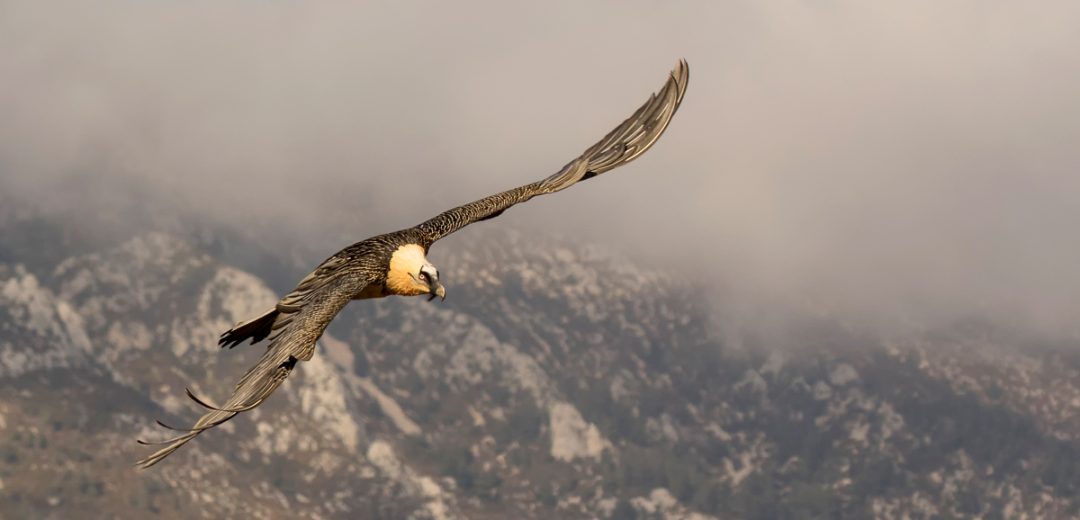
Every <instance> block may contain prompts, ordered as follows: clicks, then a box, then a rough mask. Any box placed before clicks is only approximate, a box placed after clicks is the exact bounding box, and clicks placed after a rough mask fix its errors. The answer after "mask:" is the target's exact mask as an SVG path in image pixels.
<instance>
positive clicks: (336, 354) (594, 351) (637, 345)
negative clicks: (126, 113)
mask: <svg viewBox="0 0 1080 520" xmlns="http://www.w3.org/2000/svg"><path fill="white" fill-rule="evenodd" d="M5 225H7V226H9V227H10V226H13V225H18V224H17V223H15V224H12V223H7V224H5ZM470 233H472V234H473V236H472V237H471V238H470V239H469V240H471V241H469V242H466V243H464V245H463V244H462V243H461V242H459V243H457V244H455V246H454V247H453V248H450V247H447V248H445V249H437V250H435V251H433V256H434V257H436V258H437V263H438V264H439V265H440V267H442V269H443V277H444V278H445V280H446V283H447V284H448V286H449V288H450V291H451V296H450V299H448V300H447V301H446V302H438V303H428V302H425V301H422V300H420V299H387V300H381V301H367V302H358V303H355V304H353V305H351V306H350V307H349V308H348V309H346V311H345V312H344V313H343V314H342V315H341V316H340V317H339V318H338V320H337V321H335V322H334V324H333V325H332V326H331V328H330V331H329V332H328V334H327V335H326V336H324V338H323V340H322V341H321V342H320V346H319V350H318V352H317V355H316V356H315V358H314V359H313V360H312V361H310V362H307V363H303V364H301V365H299V366H298V369H297V370H296V371H295V372H294V373H293V376H292V378H291V379H290V380H289V381H288V382H287V383H286V384H285V385H284V386H283V387H282V388H281V389H280V390H279V391H278V392H277V393H276V394H275V395H274V396H273V397H272V398H271V399H270V400H269V401H268V402H267V403H266V404H265V405H264V406H262V407H260V408H259V409H257V410H255V411H252V412H250V413H247V414H243V415H241V416H240V417H238V418H237V419H235V420H233V421H232V422H230V423H228V424H226V425H224V426H223V427H221V428H218V429H217V430H214V431H211V432H209V433H207V434H205V435H203V436H201V437H200V438H198V439H197V440H195V441H194V442H192V443H190V444H189V445H188V446H186V447H185V448H183V449H182V450H181V451H179V452H177V453H176V454H175V455H173V456H172V457H170V458H169V459H167V460H166V461H165V462H163V463H162V464H160V465H158V466H156V467H154V468H153V469H151V470H148V471H136V470H135V469H134V468H133V462H134V461H135V460H136V459H138V458H139V457H140V456H141V455H143V454H145V452H146V451H145V448H143V447H140V446H137V445H136V444H135V443H134V440H135V439H136V438H150V439H155V438H163V437H164V436H166V434H167V432H164V431H160V430H159V429H158V428H156V427H155V426H154V424H153V422H152V421H153V419H154V418H161V419H162V420H164V421H165V422H166V423H170V424H174V425H183V424H186V423H189V422H190V421H191V420H193V418H194V417H196V414H197V413H198V410H197V409H196V407H195V406H194V405H193V404H192V403H191V402H190V401H188V400H187V399H186V398H184V396H183V388H184V387H185V386H190V387H192V389H193V390H194V391H196V392H197V393H200V394H202V395H205V396H208V397H210V398H211V399H212V400H214V401H223V400H224V398H225V397H226V396H227V394H228V392H229V391H230V390H231V388H232V385H233V384H235V382H236V380H237V379H238V377H239V376H240V375H241V374H242V373H243V372H244V371H245V370H246V369H247V367H249V366H250V365H251V364H253V363H254V361H255V360H256V359H257V358H258V356H259V355H260V353H261V349H262V347H261V346H248V345H241V346H239V347H237V348H236V349H234V350H231V351H220V350H219V349H218V348H217V346H216V339H217V336H218V334H220V333H221V332H222V331H223V330H225V329H226V328H228V327H229V326H230V325H231V324H232V323H233V322H235V321H238V320H240V319H244V318H247V317H249V316H250V315H252V314H253V313H256V312H258V311H259V310H261V309H264V308H266V307H267V306H269V305H272V304H273V302H274V301H275V300H276V291H274V290H271V289H270V288H269V287H268V286H267V284H266V283H265V282H264V280H265V279H266V277H268V276H269V277H287V276H286V275H288V276H291V277H293V278H296V279H299V277H300V276H301V275H302V274H303V272H301V271H302V269H297V270H296V271H295V272H290V273H284V274H283V273H266V272H263V273H259V274H255V273H253V272H249V271H248V270H245V268H244V267H243V266H230V265H227V264H225V263H224V262H223V261H222V260H221V259H220V258H218V257H216V256H215V255H214V254H212V252H213V250H214V249H213V248H207V247H205V246H203V245H199V244H200V242H199V241H197V240H191V239H190V238H185V237H184V235H182V234H176V233H170V234H165V233H161V232H147V233H144V234H138V235H136V236H133V237H131V238H130V239H128V240H126V241H122V242H119V243H115V244H111V245H107V246H104V247H102V248H101V249H100V250H95V251H89V252H86V251H82V252H79V253H78V254H73V255H70V256H68V257H66V258H63V259H62V260H59V261H56V262H54V263H53V264H52V265H42V262H41V261H40V258H38V257H34V256H32V255H31V253H29V252H27V251H22V250H18V249H16V248H14V247H12V248H9V249H8V250H5V251H2V252H3V253H4V254H3V255H0V258H4V259H6V260H5V262H6V263H4V264H0V516H2V517H4V518H9V517H10V518H70V517H76V516H78V515H80V514H81V515H83V516H85V514H86V512H88V511H92V512H94V513H95V514H96V515H97V516H101V517H123V518H138V517H146V516H150V515H157V516H160V517H165V518H200V517H207V518H221V517H226V518H233V517H249V518H416V519H421V518H434V519H441V518H446V519H452V518H505V517H519V518H620V519H622V518H665V519H707V518H868V517H880V518H903V517H907V518H949V517H983V518H1066V517H1074V516H1076V515H1080V509H1078V507H1080V504H1078V501H1077V500H1076V499H1075V497H1076V496H1077V495H1078V494H1080V349H1077V348H1076V347H1077V346H1076V345H1066V346H1043V347H1040V346H1030V345H1025V344H1026V343H1029V342H1027V341H1026V340H1025V339H1024V338H1020V337H1015V336H1011V335H1008V334H1006V333H1005V332H1002V331H996V330H995V329H994V328H993V327H989V326H985V325H977V324H976V325H971V324H968V325H965V326H964V327H958V328H957V329H956V330H950V331H946V333H941V332H940V331H939V332H935V333H934V334H926V335H921V336H919V337H912V338H901V339H899V340H898V339H895V338H893V339H890V340H889V341H882V340H880V339H878V338H874V337H870V336H863V335H859V334H857V333H855V332H852V331H851V330H849V329H847V328H845V327H843V326H842V325H841V324H839V323H833V322H830V321H829V320H828V319H825V318H816V319H815V321H812V322H810V323H808V325H807V326H806V334H805V347H804V348H799V349H790V348H789V349H787V350H783V351H781V350H776V349H773V348H771V347H770V346H769V345H768V344H755V341H753V340H752V338H750V340H748V341H746V342H744V344H743V345H742V346H740V347H738V348H734V347H732V346H730V345H729V344H727V343H725V340H723V339H721V337H718V335H717V333H716V332H715V331H716V326H715V325H714V323H716V321H715V318H716V316H714V312H715V311H714V310H712V309H711V308H710V307H709V306H708V305H707V304H706V303H705V302H704V301H702V300H699V299H696V298H694V297H692V296H691V297H688V295H692V294H695V292H696V291H695V290H692V289H690V285H689V284H688V283H687V282H684V281H681V280H680V279H679V278H678V277H677V276H675V275H672V274H667V273H661V272H655V271H650V270H647V269H642V268H639V267H636V266H634V265H631V264H628V263H626V262H625V261H622V260H620V259H619V258H618V256H617V255H608V254H604V253H602V252H599V251H596V250H592V249H585V248H579V247H574V246H572V245H568V244H566V243H563V242H560V241H558V240H554V239H550V238H543V239H535V238H532V237H529V238H526V237H524V236H522V235H519V234H516V233H514V232H510V231H498V230H483V231H476V232H471V231H470ZM0 236H3V235H0ZM19 236H26V233H21V234H19ZM2 247H3V245H2V239H0V248H2ZM235 247H240V246H235ZM235 247H234V249H235ZM62 256H63V255H59V254H57V252H56V251H52V252H50V254H49V255H48V256H47V258H55V257H62ZM31 263H32V264H33V266H34V267H33V269H32V270H31V269H29V268H27V267H24V266H25V265H28V264H31ZM287 263H288V261H287V260H285V259H279V260H278V263H276V264H273V263H272V262H271V263H270V264H273V265H286V264H287ZM270 264H267V263H263V264H260V265H270ZM42 273H48V274H42ZM728 332H732V331H728ZM730 336H731V334H724V335H723V337H730ZM757 343H760V342H757ZM1022 345H1025V346H1023V348H1021V346H1022Z"/></svg>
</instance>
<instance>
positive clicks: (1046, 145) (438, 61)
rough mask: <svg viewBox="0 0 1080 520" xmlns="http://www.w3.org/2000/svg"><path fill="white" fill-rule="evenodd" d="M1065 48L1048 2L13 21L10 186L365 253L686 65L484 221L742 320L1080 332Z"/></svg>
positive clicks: (1075, 80)
mask: <svg viewBox="0 0 1080 520" xmlns="http://www.w3.org/2000/svg"><path fill="white" fill-rule="evenodd" d="M383 4H388V5H383ZM1078 26H1080V4H1078V3H1076V2H1064V1H1062V2H1053V1H1050V2H1039V3H1037V4H1036V3H1021V2H999V1H985V0H984V1H962V0H961V1H953V2H940V1H911V2H889V3H884V2H879V3H870V2H856V1H820V2H809V1H802V2H796V1H770V2H752V1H746V2H656V1H650V2H645V1H633V2H590V3H581V2H535V3H517V2H493V1H484V2H468V3H465V2H454V3H451V2H396V3H375V2H318V3H316V2H293V1H285V0H267V1H261V2H260V1H254V0H243V1H241V0H235V1H202V0H196V1H183V2H181V1H167V0H159V1H154V2H147V1H134V0H129V1H118V0H102V1H98V2H75V1H71V2H66V1H57V2H37V1H15V2H12V1H5V0H0V114H2V116H0V180H2V181H3V184H4V186H5V188H4V189H9V190H13V191H14V192H16V193H17V194H18V195H19V196H20V197H22V198H24V199H27V200H41V201H42V202H43V203H44V202H45V201H47V199H49V198H51V197H56V196H58V195H60V196H65V195H66V196H67V197H69V199H67V200H70V197H71V196H72V194H70V193H64V191H65V189H67V186H70V185H71V183H68V182H67V179H70V178H71V176H82V177H83V178H89V179H91V180H92V179H94V178H96V177H97V176H102V177H104V176H110V177H117V176H119V178H122V179H132V180H133V181H134V180H139V181H140V182H145V183H147V184H149V185H150V186H153V187H155V189H160V191H161V193H165V194H168V196H169V197H170V198H171V199H173V200H175V201H176V203H177V204H178V205H180V206H182V207H185V208H188V209H190V210H192V211H196V212H202V213H205V214H207V215H211V216H212V217H213V218H220V219H222V220H224V221H229V222H234V223H236V224H237V225H252V226H268V227H271V228H274V229H280V230H281V232H282V234H283V235H284V236H286V237H288V236H297V237H301V236H312V235H318V234H319V233H322V232H324V226H322V227H321V224H323V223H325V222H326V221H328V220H338V221H339V220H341V219H345V220H346V221H348V220H349V219H355V238H356V240H359V239H362V238H365V237H367V236H370V235H373V234H376V233H381V232H386V231H390V230H394V229H399V228H403V227H407V226H411V225H413V224H416V223H418V222H420V221H422V220H424V219H426V218H428V217H430V216H432V215H434V214H436V213H438V212H440V211H442V210H444V209H447V208H449V207H452V206H454V205H457V204H460V203H464V202H467V201H470V200H473V199H476V198H480V197H482V196H486V195H488V194H491V193H494V192H496V191H501V190H504V189H507V188H511V187H514V186H517V185H521V184H524V183H527V182H532V181H534V180H537V179H540V178H542V177H545V176H547V175H549V174H550V173H552V172H554V171H555V170H557V169H558V168H559V167H561V166H562V165H563V164H565V163H566V162H567V161H568V160H570V159H571V158H572V157H574V156H575V155H577V153H579V152H580V151H582V150H584V149H585V148H586V147H588V146H589V145H590V144H592V143H593V142H595V141H596V140H598V139H599V138H600V137H602V136H603V135H604V134H605V133H606V132H607V131H608V130H609V129H610V128H612V127H614V126H615V125H616V124H618V123H619V122H620V121H622V119H624V118H625V117H627V116H628V115H629V114H630V113H631V112H632V111H633V110H634V109H635V108H636V107H637V106H638V105H640V104H641V103H642V102H644V100H645V99H646V98H647V96H648V94H649V93H650V92H652V91H654V90H656V89H657V88H659V87H660V85H661V84H662V83H663V81H664V79H665V75H666V74H667V71H668V70H670V69H671V68H672V67H673V66H674V65H675V63H676V60H677V59H679V58H685V59H687V60H688V61H689V63H690V68H691V79H690V87H689V89H688V92H687V94H686V98H685V100H684V103H683V106H682V108H681V110H680V111H679V113H678V114H677V115H676V117H675V119H674V121H673V122H672V124H671V127H670V128H669V130H668V132H667V133H666V134H665V135H664V137H663V138H662V139H661V140H660V141H659V143H658V144H657V145H656V146H655V147H654V148H653V150H651V151H650V152H648V153H647V154H645V155H644V156H643V157H642V158H640V159H638V160H637V161H635V162H634V163H632V164H630V165H628V166H624V167H622V168H620V169H617V170H614V171H612V172H610V173H608V174H606V175H604V176H603V177H600V178H598V179H595V180H590V181H589V182H587V183H583V184H581V185H579V186H575V187H573V189H570V190H567V191H564V192H561V193H559V194H558V195H555V196H551V197H542V198H539V199H534V200H533V201H532V202H530V203H529V204H527V205H523V206H520V207H518V208H514V209H513V210H511V211H509V212H507V214H505V215H504V216H502V217H500V218H499V220H497V221H493V222H498V223H499V225H507V226H513V227H517V228H520V229H524V230H535V231H542V232H547V233H554V234H558V235H560V236H563V237H566V238H568V239H571V240H575V241H581V242H589V243H597V244H601V245H603V246H605V247H607V248H609V249H613V250H616V251H620V252H621V254H624V255H626V256H627V257H629V259H630V260H632V261H635V262H639V263H642V264H647V265H654V266H661V267H663V268H667V269H672V270H676V271H678V272H680V273H681V274H682V275H683V276H685V277H686V278H688V279H690V280H693V281H700V287H701V290H702V291H703V292H708V293H712V294H715V295H717V296H716V297H717V298H718V299H719V300H723V301H726V302H728V303H731V302H745V304H746V305H747V308H756V307H757V306H762V305H769V304H770V303H771V302H776V301H781V300H782V301H798V302H804V304H805V305H809V306H811V307H813V308H816V309H820V310H821V311H822V312H828V313H835V314H837V315H839V316H843V317H845V318H848V319H851V320H863V321H867V322H874V323H879V324H885V325H890V326H891V325H898V324H904V323H908V322H915V323H924V322H928V321H934V320H945V321H947V320H950V319H956V318H958V317H964V316H966V315H969V314H979V313H988V314H989V315H992V316H1000V317H1002V319H1004V318H1005V317H1009V318H1010V319H1012V318H1016V317H1022V319H1024V320H1026V321H1029V322H1030V323H1033V324H1035V325H1036V326H1039V327H1046V328H1055V329H1061V330H1064V331H1066V332H1069V331H1071V333H1074V334H1075V333H1077V331H1078V329H1077V327H1076V325H1074V324H1073V321H1075V320H1074V318H1075V317H1076V316H1077V315H1078V314H1080V303H1078V302H1080V298H1077V297H1076V295H1077V294H1080V239H1078V238H1077V233H1076V232H1075V229H1076V223H1077V222H1080V175H1078V166H1080V146H1077V143H1078V142H1080V101H1078V97H1077V95H1076V93H1077V92H1080V31H1076V30H1075V28H1076V27H1078ZM75 195H76V198H77V195H78V194H75ZM483 225H494V224H492V223H485V224H483ZM456 240H458V238H457V237H451V238H449V239H447V244H446V245H445V247H453V244H454V243H455V241H456ZM341 245H346V244H341ZM438 247H444V246H443V244H440V245H439V246H436V248H433V250H432V255H431V256H432V258H433V260H435V261H436V263H437V259H438Z"/></svg>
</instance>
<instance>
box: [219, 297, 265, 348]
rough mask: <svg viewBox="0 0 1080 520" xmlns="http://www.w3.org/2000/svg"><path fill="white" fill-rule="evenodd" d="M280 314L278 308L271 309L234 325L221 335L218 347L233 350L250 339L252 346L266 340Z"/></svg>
mask: <svg viewBox="0 0 1080 520" xmlns="http://www.w3.org/2000/svg"><path fill="white" fill-rule="evenodd" d="M278 313H279V312H278V310H277V307H271V308H270V309H268V310H267V311H266V312H264V313H262V314H260V315H258V316H256V317H254V318H251V319H250V320H247V321H241V322H239V323H237V324H236V325H233V327H232V328H231V329H229V330H227V331H225V333H224V334H222V335H221V339H219V340H218V345H220V346H221V347H222V348H225V347H229V348H233V347H235V346H237V345H239V344H240V343H241V342H243V341H244V340H245V339H248V338H251V344H252V345H254V344H256V343H258V342H260V341H262V340H264V339H266V337H267V336H269V335H270V332H271V330H272V329H273V326H274V320H276V319H277V317H278Z"/></svg>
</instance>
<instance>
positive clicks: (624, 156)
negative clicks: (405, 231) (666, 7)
mask: <svg viewBox="0 0 1080 520" xmlns="http://www.w3.org/2000/svg"><path fill="white" fill-rule="evenodd" d="M689 79H690V68H689V66H688V65H687V64H686V61H684V60H680V61H679V64H678V65H676V66H675V69H674V70H672V71H671V75H670V76H669V77H668V80H667V82H666V83H664V86H663V88H661V89H660V91H659V92H657V93H656V94H653V95H652V96H651V97H649V100H648V101H646V102H645V104H644V105H642V106H641V108H638V109H637V111H636V112H634V114H633V115H631V116H630V118H629V119H627V120H626V121H623V122H622V124H621V125H619V126H618V127H616V128H615V129H614V130H612V131H611V132H610V133H608V135H606V136H604V138H603V139H601V140H600V142H598V143H596V144H594V145H592V146H590V147H589V149H588V150H585V152H584V153H582V154H581V156H579V157H578V158H576V159H574V160H573V161H570V163H569V164H567V165H566V166H564V167H563V168H562V169H561V170H559V172H558V173H556V174H554V175H552V176H550V177H548V178H546V179H544V180H542V181H539V182H534V183H532V184H527V185H525V186H522V187H520V188H516V189H513V190H509V191H504V192H502V193H499V194H496V195H492V196H490V197H487V198H484V199H480V200H478V201H476V202H471V203H469V204H466V205H464V206H458V207H456V208H454V209H452V210H449V211H446V212H443V213H441V214H439V215H438V216H436V217H435V218H432V219H431V220H428V221H426V222H424V223H423V224H420V225H419V226H417V229H418V230H420V231H421V233H422V234H423V235H424V236H425V237H426V238H427V239H428V245H430V244H431V243H432V242H435V241H436V240H438V239H440V238H442V237H444V236H446V235H449V234H450V233H453V232H454V231H457V230H459V229H461V228H463V227H465V226H467V225H469V224H472V223H473V222H479V221H481V220H487V219H489V218H494V217H497V216H499V215H500V214H502V212H503V211H506V209H507V208H509V207H510V206H513V205H514V204H518V203H521V202H525V201H527V200H529V199H531V198H533V197H535V196H537V195H543V194H545V193H554V192H556V191H559V190H563V189H566V188H568V187H570V186H572V185H574V184H576V183H577V182H578V181H582V180H585V179H590V178H592V177H595V176H597V175H600V174H601V173H604V172H606V171H608V170H611V169H612V168H615V167H618V166H621V165H623V164H626V163H628V162H630V161H632V160H634V159H636V158H637V157H638V156H640V155H641V154H643V153H645V151H646V150H648V149H649V147H651V146H652V145H653V143H655V142H656V140H657V139H659V138H660V135H661V134H663V133H664V130H665V129H667V126H668V123H670V122H671V118H672V116H674V115H675V111H676V110H678V108H679V103H681V102H682V98H683V95H684V94H685V93H686V85H687V82H688V81H689Z"/></svg>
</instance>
